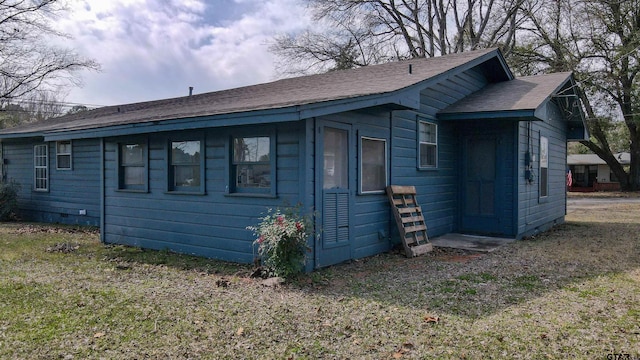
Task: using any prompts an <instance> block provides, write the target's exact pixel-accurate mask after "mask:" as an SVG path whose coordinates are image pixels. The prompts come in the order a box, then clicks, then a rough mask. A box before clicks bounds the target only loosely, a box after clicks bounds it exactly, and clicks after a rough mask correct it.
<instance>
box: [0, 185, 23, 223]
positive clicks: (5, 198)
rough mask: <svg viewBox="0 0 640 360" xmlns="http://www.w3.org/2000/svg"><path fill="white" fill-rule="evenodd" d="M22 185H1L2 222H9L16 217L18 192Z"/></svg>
mask: <svg viewBox="0 0 640 360" xmlns="http://www.w3.org/2000/svg"><path fill="white" fill-rule="evenodd" d="M19 190H20V184H18V183H17V182H15V181H11V182H9V183H4V182H3V183H0V221H7V220H10V219H12V218H13V217H14V215H15V211H16V208H17V206H18V191H19Z"/></svg>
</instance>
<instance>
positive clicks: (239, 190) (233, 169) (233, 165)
mask: <svg viewBox="0 0 640 360" xmlns="http://www.w3.org/2000/svg"><path fill="white" fill-rule="evenodd" d="M253 138H256V139H257V138H267V139H269V154H268V155H269V159H268V160H256V161H247V160H239V159H238V158H237V156H236V153H235V152H236V149H235V143H236V140H237V139H253ZM276 145H277V143H276V139H275V135H274V133H273V132H269V133H261V132H258V133H239V134H235V135H234V136H232V137H231V139H230V142H229V146H230V148H231V150H230V159H229V166H230V177H231V179H230V180H231V181H230V184H229V186H230V191H229V193H230V194H234V193H235V194H254V195H261V194H262V195H268V196H275V195H276V166H275V160H276ZM253 165H261V166H268V167H269V186H268V187H267V186H265V187H259V186H258V187H246V186H242V185H241V183H239V182H238V177H239V176H240V174H239V173H238V171H239V170H238V168H239V167H243V166H253Z"/></svg>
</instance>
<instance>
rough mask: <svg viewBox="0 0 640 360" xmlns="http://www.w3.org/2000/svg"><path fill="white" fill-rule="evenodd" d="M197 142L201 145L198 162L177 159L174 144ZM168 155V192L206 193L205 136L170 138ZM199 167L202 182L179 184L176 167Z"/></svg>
mask: <svg viewBox="0 0 640 360" xmlns="http://www.w3.org/2000/svg"><path fill="white" fill-rule="evenodd" d="M190 142H193V143H195V142H197V143H198V146H199V150H198V151H199V153H200V159H199V161H198V163H197V164H196V163H182V162H179V161H176V160H175V159H174V157H173V144H174V143H190ZM167 150H168V151H167V152H168V157H167V180H168V181H167V186H168V189H167V192H168V193H175V194H182V193H184V194H204V193H205V182H206V180H205V173H206V172H205V164H206V162H205V157H206V154H205V151H206V147H205V141H204V136H192V137H179V138H175V139H169V143H168V149H167ZM182 166H186V167H195V166H197V167H198V173H199V174H198V176H199V177H200V183H199V184H198V185H192V186H191V185H178V184H176V183H175V182H176V168H178V167H182Z"/></svg>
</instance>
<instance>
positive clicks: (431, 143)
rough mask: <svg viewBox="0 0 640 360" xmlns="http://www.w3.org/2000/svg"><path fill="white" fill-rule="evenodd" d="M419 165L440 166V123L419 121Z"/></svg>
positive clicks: (426, 167) (424, 167)
mask: <svg viewBox="0 0 640 360" xmlns="http://www.w3.org/2000/svg"><path fill="white" fill-rule="evenodd" d="M418 142H419V144H418V167H419V168H421V169H429V168H436V167H437V166H438V125H436V124H434V123H430V122H427V121H418Z"/></svg>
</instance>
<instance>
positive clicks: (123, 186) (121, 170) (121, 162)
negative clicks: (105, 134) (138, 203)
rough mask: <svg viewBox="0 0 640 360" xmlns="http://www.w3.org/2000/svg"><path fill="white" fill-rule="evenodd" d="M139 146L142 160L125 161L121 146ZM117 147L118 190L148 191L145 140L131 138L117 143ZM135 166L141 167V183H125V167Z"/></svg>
mask: <svg viewBox="0 0 640 360" xmlns="http://www.w3.org/2000/svg"><path fill="white" fill-rule="evenodd" d="M131 145H134V146H139V147H140V149H141V150H142V161H141V162H139V163H127V162H126V161H125V159H124V151H123V149H122V148H123V147H125V146H131ZM117 146H118V149H117V153H118V191H132V192H148V191H149V167H148V163H149V153H148V148H149V144H148V141H147V140H144V139H143V140H132V141H125V142H119V143H117ZM129 167H137V168H142V169H143V173H144V175H143V180H144V183H143V184H127V183H126V181H125V172H126V168H129Z"/></svg>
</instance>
